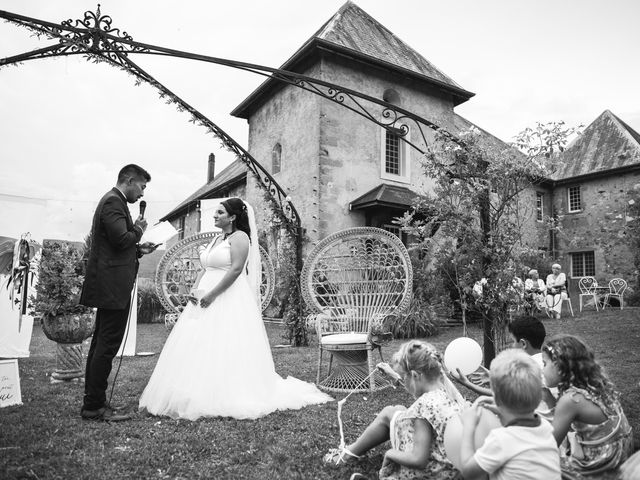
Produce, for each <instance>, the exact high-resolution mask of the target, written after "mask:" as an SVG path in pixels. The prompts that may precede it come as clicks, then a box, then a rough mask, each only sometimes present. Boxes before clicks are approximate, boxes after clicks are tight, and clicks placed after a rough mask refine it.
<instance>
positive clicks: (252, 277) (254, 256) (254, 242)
mask: <svg viewBox="0 0 640 480" xmlns="http://www.w3.org/2000/svg"><path fill="white" fill-rule="evenodd" d="M244 204H245V206H246V207H247V217H248V219H249V228H250V229H251V236H250V237H249V238H250V240H251V245H250V246H249V255H248V256H247V278H248V279H249V285H251V288H252V289H253V291H254V293H255V295H256V301H257V302H258V307H260V306H261V304H262V298H261V295H260V284H261V283H262V262H261V260H260V246H259V245H258V227H257V226H256V215H255V213H254V211H253V207H252V206H251V205H249V203H248V202H246V201H244Z"/></svg>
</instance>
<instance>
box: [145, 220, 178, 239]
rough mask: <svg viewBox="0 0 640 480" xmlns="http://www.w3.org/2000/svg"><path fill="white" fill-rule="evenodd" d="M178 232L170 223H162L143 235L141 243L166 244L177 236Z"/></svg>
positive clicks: (150, 228) (148, 229)
mask: <svg viewBox="0 0 640 480" xmlns="http://www.w3.org/2000/svg"><path fill="white" fill-rule="evenodd" d="M177 234H178V231H177V230H176V229H175V228H174V227H173V225H171V224H170V223H169V222H160V223H157V224H155V225H153V226H151V227H149V228H147V230H146V231H145V232H144V235H142V239H141V240H140V243H145V242H151V243H166V242H167V240H169V239H170V238H172V237H173V236H175V235H177Z"/></svg>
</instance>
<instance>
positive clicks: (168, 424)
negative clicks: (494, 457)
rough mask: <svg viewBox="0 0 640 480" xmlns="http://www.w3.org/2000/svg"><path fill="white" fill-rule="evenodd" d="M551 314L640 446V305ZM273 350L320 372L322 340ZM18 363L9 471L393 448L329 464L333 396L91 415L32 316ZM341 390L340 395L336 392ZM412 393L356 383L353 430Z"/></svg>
mask: <svg viewBox="0 0 640 480" xmlns="http://www.w3.org/2000/svg"><path fill="white" fill-rule="evenodd" d="M545 324H546V326H547V333H548V334H554V333H560V332H565V333H572V334H575V335H579V336H580V337H582V338H583V339H584V340H586V341H587V343H589V345H591V347H592V348H593V349H594V350H595V352H596V356H597V358H598V359H599V360H600V361H601V362H602V364H603V365H604V366H605V367H606V369H607V371H608V373H609V375H610V376H611V379H612V380H613V382H614V383H615V384H616V386H617V388H618V390H620V392H621V393H622V403H623V406H624V409H625V411H626V413H627V416H628V417H629V420H630V422H631V424H632V426H633V428H634V436H635V448H636V449H638V448H639V447H640V383H639V381H640V373H639V372H638V365H640V348H639V347H640V310H639V309H634V308H628V309H625V310H624V311H622V312H621V311H619V310H611V309H609V310H607V311H606V312H605V313H596V312H591V311H589V312H583V313H582V314H579V315H578V316H577V317H575V318H563V319H561V320H545ZM267 328H268V333H269V338H270V341H271V344H272V345H277V344H280V343H283V339H282V330H281V327H279V326H273V325H269V326H268V327H267ZM461 332H462V328H461V327H450V328H443V329H442V330H441V333H440V334H439V335H438V336H436V337H431V338H430V339H428V341H431V342H432V343H433V344H435V345H436V347H438V348H439V349H444V347H445V346H446V345H447V343H448V342H449V341H451V340H452V339H454V338H456V337H458V336H460V334H461ZM470 335H471V336H473V337H475V338H476V339H480V338H481V331H480V330H479V328H478V327H477V326H471V328H470ZM166 337H167V332H166V330H165V328H164V325H158V324H141V325H139V326H138V349H137V350H138V351H153V352H160V350H161V349H162V345H163V344H164V341H165V339H166ZM314 340H315V338H314V337H312V342H313V341H314ZM400 343H402V342H401V341H393V342H391V343H390V344H389V345H386V346H385V348H384V354H385V359H389V357H390V355H391V354H392V353H393V352H394V351H395V350H396V348H397V346H398V345H399V344H400ZM85 353H86V352H85ZM273 355H274V359H275V363H276V368H277V370H278V372H279V373H280V374H281V375H283V376H286V375H294V376H296V377H298V378H301V379H303V380H306V381H314V380H315V369H316V360H317V350H316V346H315V345H312V346H310V347H304V348H295V349H294V348H276V349H274V350H273ZM157 358H158V356H157V355H154V356H151V357H132V358H131V357H127V358H125V359H124V360H123V362H122V368H121V370H120V373H119V377H118V382H117V386H116V393H115V395H114V403H117V404H120V403H125V404H129V405H131V407H132V408H135V406H137V399H138V398H139V396H140V394H141V393H142V390H143V388H144V386H145V385H146V382H147V380H148V378H149V376H150V375H151V371H152V370H153V367H154V365H155V363H156V361H157ZM238 360H239V361H242V352H238ZM19 363H20V376H21V387H22V398H23V402H24V405H22V406H14V407H7V408H4V409H1V410H0V426H1V428H0V478H2V479H18V478H20V479H27V478H29V479H45V478H46V479H76V478H92V479H113V478H134V479H138V478H171V479H192V478H215V479H222V478H233V479H236V478H238V479H242V478H246V479H254V478H255V479H271V478H285V479H288V478H304V479H311V478H314V479H324V478H326V479H336V478H345V479H346V478H349V476H350V474H351V473H352V472H355V471H358V472H361V473H366V474H369V475H370V478H377V476H376V472H377V470H378V468H379V466H380V463H381V461H382V453H383V452H384V451H385V449H386V447H384V446H383V447H381V448H378V449H377V450H375V451H374V452H373V453H372V455H371V456H370V457H369V458H367V459H365V460H363V461H361V462H359V463H358V464H355V465H349V466H348V467H341V468H338V469H335V468H332V467H329V466H325V465H323V463H322V461H321V458H322V455H323V454H324V453H325V452H326V451H327V450H328V449H329V448H330V447H335V446H337V445H338V442H339V438H340V437H339V430H338V423H337V417H336V402H331V403H328V404H325V405H319V406H312V407H307V408H304V409H302V410H293V411H291V410H290V411H284V412H276V413H273V414H271V415H268V416H267V417H264V418H261V419H259V420H233V419H229V418H213V419H202V420H199V421H196V422H190V421H186V420H171V419H166V418H157V417H152V416H148V415H143V414H137V415H136V416H135V417H134V419H133V420H131V421H129V422H125V423H119V424H106V423H96V422H87V421H82V420H81V419H80V415H79V413H80V405H81V400H82V393H83V386H82V384H80V383H65V384H51V383H49V374H50V373H51V371H52V370H53V368H54V366H55V365H54V364H55V344H54V343H53V342H51V341H49V340H48V339H46V338H45V336H44V335H43V333H42V330H41V329H40V328H39V327H34V333H33V339H32V343H31V357H30V358H27V359H21V360H20V361H19ZM114 365H115V362H114ZM202 368H207V367H206V366H202ZM211 368H215V366H211ZM114 371H115V368H114ZM220 394H221V395H224V392H223V391H221V392H220ZM343 397H344V395H336V396H335V398H336V400H339V399H341V398H343ZM411 401H412V399H411V398H410V396H409V395H408V394H407V393H405V392H403V391H400V390H390V389H389V390H385V391H383V392H378V393H376V394H373V395H362V394H356V395H352V396H351V397H350V398H349V400H347V402H346V403H345V406H344V411H343V421H344V425H345V436H346V439H347V442H349V441H351V440H353V439H354V438H355V437H356V436H357V435H358V434H359V433H360V432H361V431H362V430H363V429H364V427H365V426H366V425H367V424H368V423H369V422H370V421H371V420H372V419H373V418H374V416H375V414H376V412H378V411H379V410H380V409H381V408H382V407H383V406H385V405H388V404H404V405H408V404H410V403H411Z"/></svg>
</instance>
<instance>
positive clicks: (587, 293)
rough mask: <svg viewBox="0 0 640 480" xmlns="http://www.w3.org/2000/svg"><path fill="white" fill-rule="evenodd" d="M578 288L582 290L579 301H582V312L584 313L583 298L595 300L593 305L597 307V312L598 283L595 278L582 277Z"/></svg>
mask: <svg viewBox="0 0 640 480" xmlns="http://www.w3.org/2000/svg"><path fill="white" fill-rule="evenodd" d="M578 288H580V294H579V300H580V311H582V297H591V298H593V304H594V305H595V306H596V310H599V308H598V293H597V291H598V290H597V289H598V282H597V280H596V279H595V277H581V278H580V280H579V281H578Z"/></svg>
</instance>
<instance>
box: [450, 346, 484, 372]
mask: <svg viewBox="0 0 640 480" xmlns="http://www.w3.org/2000/svg"><path fill="white" fill-rule="evenodd" d="M480 363H482V348H480V345H478V342H476V341H475V340H474V339H472V338H469V337H460V338H456V339H455V340H453V341H452V342H451V343H450V344H449V345H447V348H446V350H445V351H444V366H445V367H447V370H449V371H451V372H453V373H456V368H458V369H460V371H461V372H462V374H463V375H469V374H470V373H473V372H475V371H476V370H477V369H478V367H479V366H480Z"/></svg>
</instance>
